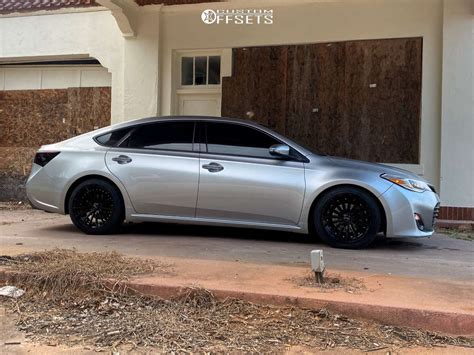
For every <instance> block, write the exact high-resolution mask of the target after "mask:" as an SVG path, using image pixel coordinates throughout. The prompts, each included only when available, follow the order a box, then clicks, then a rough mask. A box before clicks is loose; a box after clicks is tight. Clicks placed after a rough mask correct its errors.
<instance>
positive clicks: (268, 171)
mask: <svg viewBox="0 0 474 355" xmlns="http://www.w3.org/2000/svg"><path fill="white" fill-rule="evenodd" d="M203 125H204V126H205V127H203V131H204V135H203V142H204V143H207V144H203V146H204V147H203V150H204V151H201V162H200V180H199V193H198V202H197V210H196V217H198V218H205V219H223V220H229V221H234V222H236V223H238V222H244V223H247V222H250V223H264V224H284V225H296V224H297V223H298V221H299V218H300V214H301V209H302V205H303V199H304V193H305V180H304V164H303V162H302V161H298V159H281V158H278V157H275V156H272V155H271V154H270V153H269V148H270V146H272V145H273V144H279V143H281V142H280V141H278V140H277V139H276V138H274V137H273V136H271V135H269V134H267V133H266V132H263V131H261V130H259V129H256V128H254V127H252V126H248V125H245V124H238V123H230V122H215V121H207V122H205V123H203Z"/></svg>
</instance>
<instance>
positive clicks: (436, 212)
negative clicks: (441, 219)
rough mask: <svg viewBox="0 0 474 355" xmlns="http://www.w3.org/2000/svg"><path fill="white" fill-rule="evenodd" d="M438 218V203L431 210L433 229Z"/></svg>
mask: <svg viewBox="0 0 474 355" xmlns="http://www.w3.org/2000/svg"><path fill="white" fill-rule="evenodd" d="M438 216H439V202H438V203H437V204H436V206H435V208H434V210H433V227H434V226H435V225H436V220H437V219H438Z"/></svg>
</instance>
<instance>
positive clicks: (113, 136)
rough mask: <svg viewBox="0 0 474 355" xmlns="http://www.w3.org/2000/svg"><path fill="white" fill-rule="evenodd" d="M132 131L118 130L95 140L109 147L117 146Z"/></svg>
mask: <svg viewBox="0 0 474 355" xmlns="http://www.w3.org/2000/svg"><path fill="white" fill-rule="evenodd" d="M128 131H130V128H129V127H127V128H122V129H117V130H115V131H112V132H109V133H106V134H103V135H101V136H99V137H96V138H95V139H96V140H97V142H99V143H100V144H102V145H105V146H107V147H113V146H115V145H116V144H117V143H118V142H119V141H120V140H121V139H122V138H123V137H125V135H126V134H127V133H128Z"/></svg>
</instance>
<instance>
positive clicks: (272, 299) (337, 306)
mask: <svg viewBox="0 0 474 355" xmlns="http://www.w3.org/2000/svg"><path fill="white" fill-rule="evenodd" d="M128 286H129V287H130V288H132V289H133V290H136V291H138V292H140V293H142V294H145V295H152V296H158V297H161V298H164V299H172V298H173V297H176V296H177V295H179V294H180V293H182V292H183V290H184V289H186V287H184V286H170V285H158V284H146V283H140V282H131V283H129V284H128ZM208 290H209V291H211V292H212V293H213V294H214V296H216V297H217V298H218V299H221V300H222V299H225V298H229V297H230V298H238V299H241V300H244V301H248V302H253V303H257V304H269V305H275V306H297V307H301V308H309V309H321V308H325V309H327V310H329V311H332V312H334V313H338V314H342V315H345V316H348V317H354V318H361V319H366V320H373V321H377V322H380V323H382V324H387V325H396V326H403V327H411V328H417V329H424V330H429V331H435V332H440V333H445V334H452V335H464V336H474V315H473V314H464V313H452V312H443V311H432V310H421V309H414V308H402V307H390V306H380V305H372V304H363V303H356V302H340V301H327V300H320V299H316V298H309V297H293V296H282V295H273V294H265V293H256V292H243V291H234V290H224V289H208Z"/></svg>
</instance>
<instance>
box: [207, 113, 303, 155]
mask: <svg viewBox="0 0 474 355" xmlns="http://www.w3.org/2000/svg"><path fill="white" fill-rule="evenodd" d="M201 122H202V124H203V126H204V129H203V130H202V131H203V132H204V134H203V137H202V140H203V141H204V145H205V146H206V151H205V152H202V151H201V153H202V154H210V155H218V156H229V157H243V158H254V159H266V160H277V161H296V162H300V163H309V159H308V158H307V157H306V156H304V155H303V154H301V153H300V152H299V151H298V150H297V149H295V148H293V146H291V145H290V144H288V143H287V142H285V141H282V140H281V139H279V138H277V137H275V136H274V135H272V134H271V133H268V132H266V131H264V130H262V129H260V128H259V127H255V126H252V125H250V124H245V123H243V122H229V121H224V120H222V122H219V121H216V120H203V121H201ZM208 123H217V124H231V125H238V126H244V127H247V128H250V129H254V130H256V131H258V132H260V133H263V134H265V135H267V136H269V137H271V138H273V139H274V140H276V141H277V142H279V143H280V144H286V145H287V146H289V147H290V149H292V150H293V151H294V152H296V155H297V156H296V157H290V158H284V157H277V156H275V157H257V156H254V155H242V154H223V153H211V152H209V149H208V140H207V124H208ZM202 131H201V132H202Z"/></svg>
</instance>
